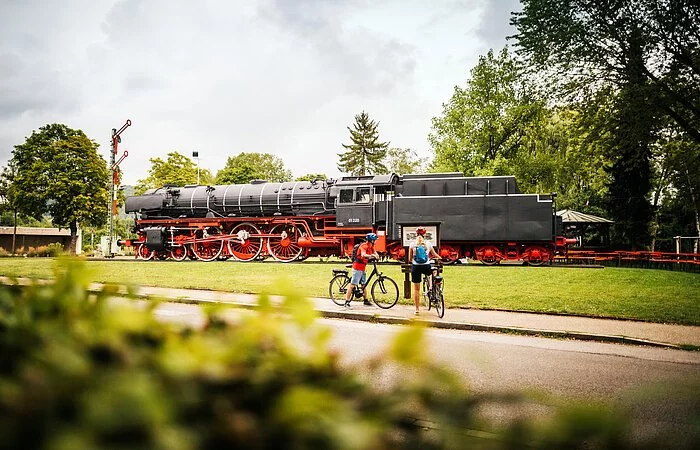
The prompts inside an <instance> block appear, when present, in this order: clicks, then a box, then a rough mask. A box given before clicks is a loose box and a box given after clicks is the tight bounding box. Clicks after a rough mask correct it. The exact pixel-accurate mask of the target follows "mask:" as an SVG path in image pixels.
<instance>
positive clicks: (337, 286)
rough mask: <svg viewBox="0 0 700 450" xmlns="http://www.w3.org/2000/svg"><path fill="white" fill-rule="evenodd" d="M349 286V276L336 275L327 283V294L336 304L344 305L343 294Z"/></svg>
mask: <svg viewBox="0 0 700 450" xmlns="http://www.w3.org/2000/svg"><path fill="white" fill-rule="evenodd" d="M349 287H350V277H349V276H347V275H343V274H340V275H336V276H334V277H333V278H332V279H331V282H330V284H329V285H328V296H329V297H330V298H331V300H333V303H335V304H336V305H338V306H343V305H345V295H346V294H347V292H348V289H349Z"/></svg>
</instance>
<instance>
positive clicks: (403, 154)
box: [386, 147, 428, 175]
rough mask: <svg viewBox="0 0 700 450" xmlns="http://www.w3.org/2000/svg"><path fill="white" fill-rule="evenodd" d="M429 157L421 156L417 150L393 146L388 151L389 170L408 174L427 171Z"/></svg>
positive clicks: (387, 165)
mask: <svg viewBox="0 0 700 450" xmlns="http://www.w3.org/2000/svg"><path fill="white" fill-rule="evenodd" d="M427 166H428V158H419V157H418V154H417V153H416V152H415V150H411V149H410V148H396V147H392V148H390V149H388V150H387V152H386V167H387V170H388V172H393V173H398V174H401V175H403V174H407V173H424V172H426V171H427Z"/></svg>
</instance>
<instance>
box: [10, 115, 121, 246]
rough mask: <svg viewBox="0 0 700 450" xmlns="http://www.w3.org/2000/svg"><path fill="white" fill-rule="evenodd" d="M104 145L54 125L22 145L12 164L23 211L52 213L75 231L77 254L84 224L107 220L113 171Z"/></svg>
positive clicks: (57, 221) (55, 220)
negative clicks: (102, 149)
mask: <svg viewBox="0 0 700 450" xmlns="http://www.w3.org/2000/svg"><path fill="white" fill-rule="evenodd" d="M98 146H99V145H98V144H97V143H96V142H94V141H92V140H90V139H89V138H88V137H87V136H86V135H85V134H84V133H83V132H82V131H81V130H73V129H71V128H68V127H67V126H65V125H61V124H51V125H45V126H43V127H41V128H39V131H38V132H37V131H34V132H32V135H31V136H30V137H28V138H27V139H26V141H25V143H24V144H21V145H16V146H15V149H14V151H13V152H12V158H11V160H10V164H12V166H13V167H14V168H15V170H16V172H15V178H14V183H13V185H14V187H15V188H16V195H17V197H16V199H17V206H18V208H19V209H18V211H19V212H21V213H23V214H25V215H30V216H34V217H36V216H41V215H42V214H45V213H47V214H49V215H50V216H51V220H52V222H53V223H54V225H56V226H58V227H62V228H69V229H70V232H71V241H70V251H71V253H72V254H75V244H76V239H77V233H78V225H79V224H84V225H93V226H99V225H101V224H104V223H105V222H106V220H107V212H108V200H109V191H108V188H107V186H108V183H109V171H108V170H107V163H106V161H105V160H104V158H102V157H101V156H100V155H99V154H98V153H97V148H98Z"/></svg>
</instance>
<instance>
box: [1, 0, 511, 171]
mask: <svg viewBox="0 0 700 450" xmlns="http://www.w3.org/2000/svg"><path fill="white" fill-rule="evenodd" d="M481 2H484V3H481ZM433 3H435V2H433ZM514 3H515V5H516V6H517V2H514V0H504V1H503V2H498V1H488V0H470V1H463V2H437V4H429V3H428V2H423V1H399V0H394V1H388V2H381V3H378V2H372V1H369V0H348V1H338V2H327V1H321V0H318V1H317V0H304V1H292V0H259V1H257V2H252V1H251V2H225V1H214V0H210V1H202V2H189V1H182V0H122V1H114V0H97V1H96V0H92V1H87V0H64V1H62V2H43V1H39V0H28V1H15V0H0V7H2V11H3V14H2V15H0V164H4V163H5V162H6V160H7V159H8V158H9V157H10V156H11V154H10V153H11V150H12V148H13V147H12V146H13V145H16V144H19V143H21V142H23V141H24V138H25V137H26V136H28V135H29V134H31V132H32V130H35V129H38V128H39V127H40V126H42V125H44V124H46V123H53V122H59V123H65V124H66V125H68V126H70V127H73V128H80V129H82V130H84V131H85V132H86V133H87V134H88V136H90V137H91V138H93V139H95V140H96V141H98V142H99V143H100V144H101V145H102V146H101V152H102V154H103V155H104V156H105V158H107V157H108V151H109V136H110V130H111V129H112V128H119V127H121V125H122V124H123V123H124V121H125V120H126V119H127V118H128V119H131V120H132V122H133V125H132V127H131V128H129V129H128V130H127V131H126V132H125V133H124V134H123V140H122V144H121V147H120V148H121V149H122V150H128V151H129V157H128V158H127V159H126V160H125V161H124V162H123V163H122V169H123V171H124V182H125V183H135V182H136V181H137V180H138V179H140V178H143V177H144V176H145V175H146V172H147V170H148V167H149V163H148V159H149V158H153V157H164V156H165V155H166V154H167V153H168V152H169V151H173V150H177V151H179V152H181V153H183V154H185V155H187V156H189V155H191V151H193V150H197V151H199V154H200V163H201V165H202V167H204V168H209V169H211V170H212V171H213V172H216V170H218V169H220V168H221V167H222V166H223V165H224V164H225V162H226V159H227V158H228V156H231V155H235V154H237V153H239V152H241V151H249V152H251V151H255V152H269V153H273V154H276V155H278V156H280V157H281V158H282V159H283V160H284V162H285V165H286V166H287V167H288V168H290V169H291V170H292V172H293V173H294V174H295V175H302V174H304V173H309V172H314V173H316V172H325V173H327V174H328V175H330V176H338V175H339V173H338V171H337V169H336V163H337V153H339V152H340V151H342V147H341V145H340V144H341V143H347V142H348V141H349V138H348V135H349V133H348V132H347V129H346V127H347V126H349V125H351V124H352V122H353V117H354V115H355V114H357V113H359V112H360V111H362V110H365V111H367V112H368V113H369V115H370V117H371V118H372V119H374V120H377V121H379V122H380V126H379V131H380V137H381V138H382V139H383V140H388V141H391V143H392V145H393V146H398V147H411V148H413V149H415V150H417V151H418V152H419V153H420V154H421V155H427V154H428V144H427V140H426V138H427V135H428V133H429V131H430V119H431V118H432V117H433V116H436V115H439V114H440V112H441V110H442V106H441V104H442V103H443V102H446V101H447V100H449V97H450V96H451V95H452V90H453V87H454V86H455V85H456V84H464V82H465V81H466V77H467V76H468V72H469V70H470V69H471V67H472V66H473V64H474V63H475V62H476V60H477V58H478V55H479V54H480V53H485V51H486V50H487V49H488V48H489V47H495V48H499V47H501V46H502V45H503V43H505V39H504V37H505V35H506V34H512V31H507V28H508V27H507V17H508V14H507V12H504V11H505V10H506V9H508V7H512V5H513V4H514ZM499 5H500V6H499ZM508 5H510V6H508ZM501 16H502V17H503V18H504V22H503V23H489V24H487V23H485V22H484V21H483V20H488V21H498V20H500V19H498V17H501ZM482 19H483V20H482ZM485 26H486V27H487V28H484V27H485ZM485 29H486V30H488V33H484V30H485ZM497 30H503V33H501V34H500V38H499V33H500V31H497ZM120 153H121V151H120Z"/></svg>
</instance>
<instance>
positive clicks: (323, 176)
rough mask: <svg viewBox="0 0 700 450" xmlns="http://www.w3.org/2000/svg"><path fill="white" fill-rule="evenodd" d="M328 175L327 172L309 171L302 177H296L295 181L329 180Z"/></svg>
mask: <svg viewBox="0 0 700 450" xmlns="http://www.w3.org/2000/svg"><path fill="white" fill-rule="evenodd" d="M327 179H328V176H327V175H326V174H325V173H307V174H306V175H302V176H300V177H296V178H295V179H294V181H314V180H327Z"/></svg>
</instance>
